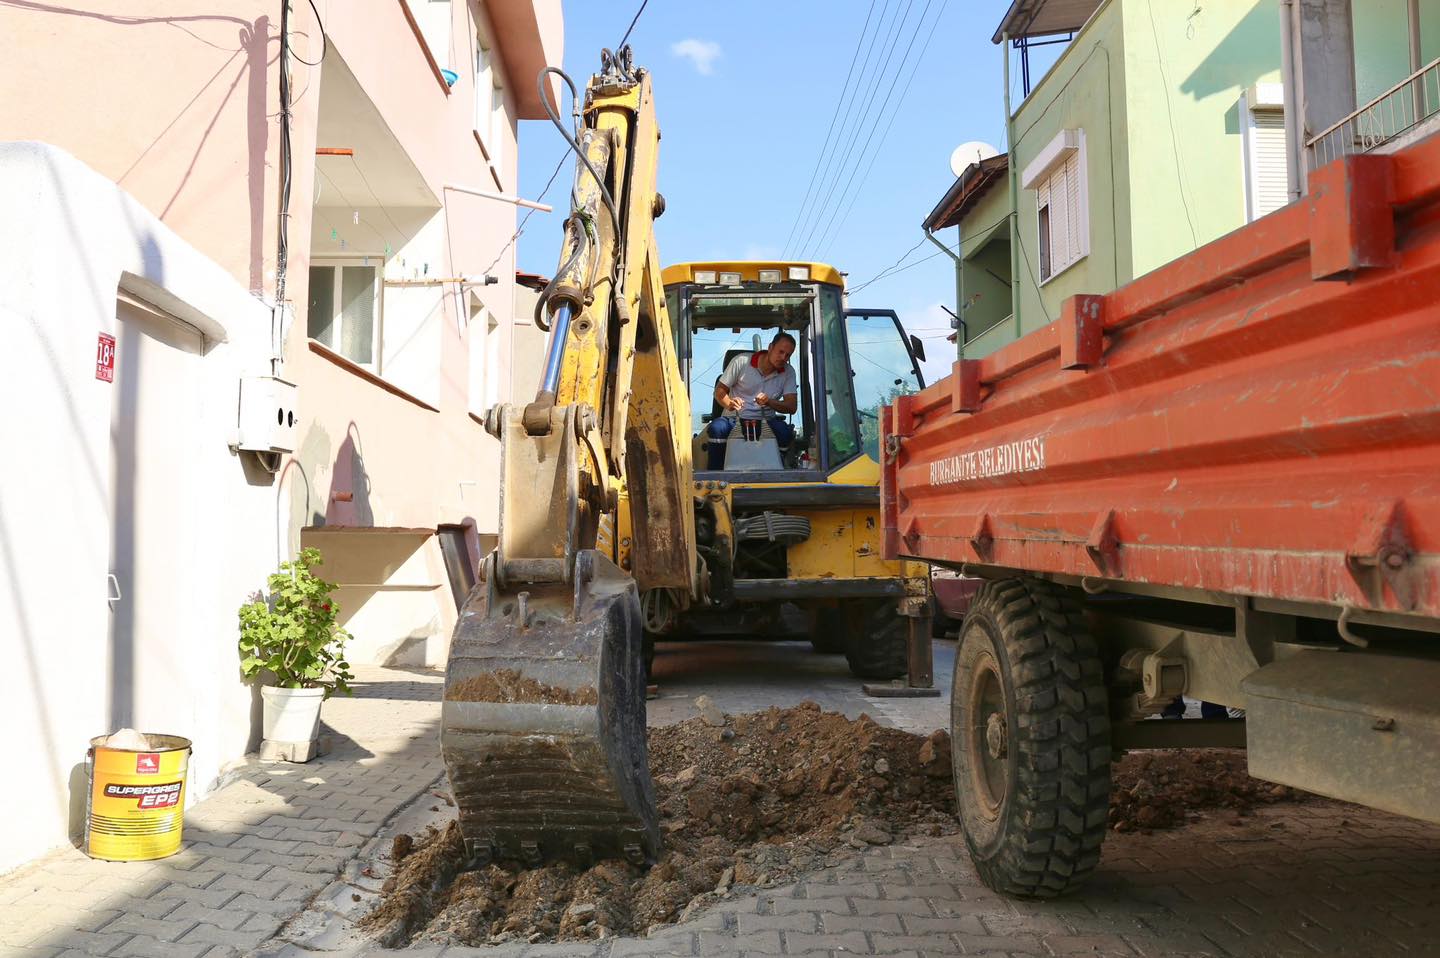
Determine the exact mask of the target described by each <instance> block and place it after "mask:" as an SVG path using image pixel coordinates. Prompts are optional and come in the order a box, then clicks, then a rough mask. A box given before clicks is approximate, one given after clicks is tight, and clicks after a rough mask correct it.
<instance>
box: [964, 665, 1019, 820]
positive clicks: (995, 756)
mask: <svg viewBox="0 0 1440 958" xmlns="http://www.w3.org/2000/svg"><path fill="white" fill-rule="evenodd" d="M963 708H964V712H965V720H964V725H963V726H962V728H963V729H964V738H965V741H964V744H965V748H966V750H967V751H968V753H969V755H970V761H969V763H968V764H969V766H970V780H971V786H972V787H971V794H973V795H974V796H975V798H976V799H977V801H978V804H979V806H980V812H981V814H982V815H984V816H985V817H986V818H989V819H992V820H993V819H995V818H996V817H997V816H998V815H999V814H1000V810H1001V807H1002V806H1003V805H1004V803H1005V797H1006V795H1007V794H1008V792H1009V774H1010V769H1009V765H1010V761H1009V753H1010V731H1009V723H1008V721H1007V720H1006V713H1005V692H1004V686H1003V683H1002V682H1001V680H1000V668H999V665H998V663H996V661H995V658H994V656H993V655H991V654H989V653H988V652H987V653H982V654H980V655H979V656H977V658H976V660H975V663H974V665H973V666H972V668H971V679H970V687H969V689H968V694H967V695H966V696H965V704H964V706H963Z"/></svg>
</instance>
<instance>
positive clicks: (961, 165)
mask: <svg viewBox="0 0 1440 958" xmlns="http://www.w3.org/2000/svg"><path fill="white" fill-rule="evenodd" d="M999 154H1000V151H999V150H997V149H995V147H993V146H991V145H990V144H989V143H983V142H981V141H980V140H971V141H969V142H968V143H961V144H960V145H959V146H957V147H955V151H954V152H953V153H951V154H950V172H951V173H954V174H955V175H956V176H957V177H958V176H960V175H962V174H963V173H964V172H965V168H966V167H967V166H969V165H970V164H971V163H979V162H980V161H981V160H988V159H990V157H992V156H998V155H999Z"/></svg>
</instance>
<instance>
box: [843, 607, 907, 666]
mask: <svg viewBox="0 0 1440 958" xmlns="http://www.w3.org/2000/svg"><path fill="white" fill-rule="evenodd" d="M842 611H843V613H844V614H845V616H846V618H847V620H848V623H847V628H846V630H845V661H846V662H847V663H849V665H850V674H851V675H853V676H855V677H856V678H861V679H898V678H900V677H902V676H904V675H905V674H906V672H908V671H909V668H910V634H909V633H910V620H909V619H907V618H905V617H904V616H902V615H901V614H900V613H899V611H898V610H897V609H896V607H895V603H894V602H893V601H891V600H889V599H881V600H879V601H857V602H853V603H850V604H849V606H848V608H844V609H842Z"/></svg>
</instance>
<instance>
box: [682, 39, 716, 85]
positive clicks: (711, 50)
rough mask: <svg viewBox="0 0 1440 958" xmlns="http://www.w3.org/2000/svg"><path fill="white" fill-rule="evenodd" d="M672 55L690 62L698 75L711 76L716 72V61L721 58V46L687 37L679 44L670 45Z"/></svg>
mask: <svg viewBox="0 0 1440 958" xmlns="http://www.w3.org/2000/svg"><path fill="white" fill-rule="evenodd" d="M670 53H671V55H673V56H677V57H684V58H685V59H686V60H689V61H690V62H691V63H692V64H693V65H694V66H695V72H696V73H699V74H701V75H703V76H709V75H710V74H711V73H713V72H715V66H714V64H715V61H716V60H718V59H719V58H720V44H718V43H714V42H712V41H710V40H697V39H695V38H694V37H687V38H686V39H684V40H681V41H679V42H678V43H672V44H670Z"/></svg>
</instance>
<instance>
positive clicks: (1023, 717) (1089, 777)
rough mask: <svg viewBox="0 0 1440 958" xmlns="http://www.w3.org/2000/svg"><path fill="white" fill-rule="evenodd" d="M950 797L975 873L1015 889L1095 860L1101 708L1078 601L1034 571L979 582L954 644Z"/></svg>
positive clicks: (1104, 734)
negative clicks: (1023, 576) (952, 791)
mask: <svg viewBox="0 0 1440 958" xmlns="http://www.w3.org/2000/svg"><path fill="white" fill-rule="evenodd" d="M950 731H951V743H952V744H951V748H952V750H953V760H954V761H953V765H954V769H955V791H956V807H957V809H958V811H959V814H960V824H961V827H962V829H963V831H964V833H965V844H966V845H967V846H968V847H969V849H970V858H971V860H972V861H973V862H974V864H975V870H976V871H977V872H979V874H980V879H981V881H983V882H984V883H985V884H986V885H988V886H989V887H990V888H992V889H994V890H995V891H998V892H1001V893H1002V894H1006V895H1013V896H1016V897H1020V898H1054V897H1056V896H1058V895H1062V894H1065V893H1066V892H1069V891H1072V890H1074V889H1075V888H1077V887H1079V886H1080V885H1081V884H1082V883H1083V882H1084V880H1085V879H1086V877H1087V876H1089V874H1090V872H1092V871H1094V869H1095V866H1096V865H1097V864H1098V863H1099V861H1100V845H1101V842H1102V841H1103V840H1104V838H1105V827H1106V816H1107V814H1108V811H1109V805H1110V719H1109V713H1108V711H1107V706H1106V699H1105V684H1104V679H1103V675H1102V671H1101V663H1100V654H1099V650H1098V648H1097V646H1096V644H1095V640H1094V639H1093V638H1092V637H1091V635H1090V633H1089V630H1088V629H1087V627H1086V624H1085V617H1084V615H1083V613H1082V611H1081V609H1080V607H1079V605H1078V604H1077V603H1076V602H1075V601H1074V600H1073V599H1072V598H1071V597H1070V596H1069V595H1068V594H1067V593H1066V592H1065V590H1064V589H1062V588H1060V587H1059V586H1055V585H1052V584H1050V583H1047V582H1043V581H1040V580H1037V579H1004V580H998V581H993V582H987V583H986V584H985V585H984V586H982V587H981V589H980V592H979V594H978V595H977V596H976V597H975V601H974V603H973V604H972V605H971V607H970V611H969V613H968V614H967V615H966V616H965V623H964V625H963V627H962V628H961V630H960V641H959V645H958V648H957V650H956V654H955V679H954V687H953V689H952V692H951V696H950Z"/></svg>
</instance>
